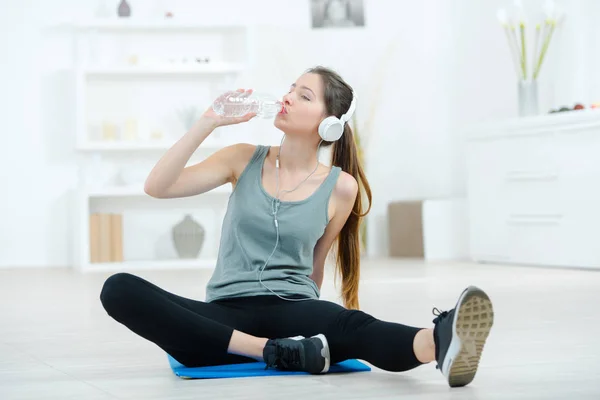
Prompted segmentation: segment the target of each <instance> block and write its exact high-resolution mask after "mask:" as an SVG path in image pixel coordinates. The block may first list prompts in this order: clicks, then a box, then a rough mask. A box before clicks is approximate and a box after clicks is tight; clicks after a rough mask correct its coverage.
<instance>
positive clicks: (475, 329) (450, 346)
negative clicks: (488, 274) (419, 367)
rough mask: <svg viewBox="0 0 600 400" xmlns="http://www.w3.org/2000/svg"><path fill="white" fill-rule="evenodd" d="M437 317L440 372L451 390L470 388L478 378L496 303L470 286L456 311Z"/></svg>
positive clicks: (436, 355) (437, 350)
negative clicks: (468, 386)
mask: <svg viewBox="0 0 600 400" xmlns="http://www.w3.org/2000/svg"><path fill="white" fill-rule="evenodd" d="M435 311H437V314H436V313H435ZM434 314H435V315H437V317H436V318H435V319H434V320H433V322H434V323H435V328H434V330H433V338H434V341H435V359H436V361H437V363H438V365H437V368H439V369H440V370H441V371H442V374H443V375H444V376H445V377H446V379H447V380H448V384H449V385H450V386H451V387H459V386H465V385H468V384H469V383H471V381H472V380H473V379H474V378H475V374H476V373H477V368H478V366H479V360H480V359H481V352H482V351H483V347H484V345H485V341H486V339H487V337H488V335H489V334H490V330H491V329H492V325H493V323H494V310H493V307H492V302H491V300H490V298H489V297H488V295H487V294H486V293H485V292H484V291H483V290H481V289H479V288H477V287H475V286H469V287H468V288H467V289H465V290H464V291H463V292H462V294H461V295H460V297H459V299H458V302H457V303H456V308H454V309H452V310H450V311H444V312H440V311H439V310H437V309H434Z"/></svg>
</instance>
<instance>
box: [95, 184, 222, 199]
mask: <svg viewBox="0 0 600 400" xmlns="http://www.w3.org/2000/svg"><path fill="white" fill-rule="evenodd" d="M83 193H84V196H85V197H88V198H101V197H102V198H106V197H150V196H148V194H146V192H144V188H143V186H142V185H127V186H112V187H99V188H93V187H92V188H85V189H83ZM210 193H213V194H230V193H231V186H229V185H222V186H219V187H217V188H215V189H213V190H211V191H209V192H206V193H204V194H210Z"/></svg>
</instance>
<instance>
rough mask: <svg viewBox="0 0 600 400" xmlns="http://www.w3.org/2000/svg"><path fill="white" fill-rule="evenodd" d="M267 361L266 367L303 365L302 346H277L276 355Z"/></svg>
mask: <svg viewBox="0 0 600 400" xmlns="http://www.w3.org/2000/svg"><path fill="white" fill-rule="evenodd" d="M265 361H266V367H265V369H268V368H270V367H283V368H290V367H301V366H302V364H301V358H300V348H299V347H296V346H294V347H287V346H281V345H279V346H277V348H276V349H275V356H274V357H269V359H268V360H265Z"/></svg>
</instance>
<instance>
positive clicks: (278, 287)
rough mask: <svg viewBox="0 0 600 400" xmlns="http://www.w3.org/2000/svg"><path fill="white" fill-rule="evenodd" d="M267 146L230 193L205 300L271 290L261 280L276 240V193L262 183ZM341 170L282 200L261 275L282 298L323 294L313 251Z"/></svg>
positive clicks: (324, 222)
mask: <svg viewBox="0 0 600 400" xmlns="http://www.w3.org/2000/svg"><path fill="white" fill-rule="evenodd" d="M268 151H269V146H260V145H259V146H257V147H256V150H255V152H254V154H253V156H252V158H251V159H250V162H249V163H248V165H247V166H246V168H245V169H244V171H243V172H242V174H241V175H240V177H239V179H238V182H237V184H236V187H235V189H234V191H233V193H232V194H231V196H230V197H229V204H228V207H227V212H226V213H225V218H224V220H223V226H222V231H221V232H222V233H221V242H220V246H219V253H218V257H217V264H216V268H215V271H214V273H213V275H212V277H211V279H210V281H209V282H208V285H207V287H206V301H207V302H211V301H214V300H218V299H223V298H230V297H240V296H258V295H270V294H272V293H271V292H270V291H269V290H268V289H267V288H265V287H264V286H263V285H262V284H261V283H260V282H259V280H258V277H259V273H260V271H261V269H262V268H263V266H264V264H265V261H266V260H267V258H268V257H269V255H270V254H271V252H272V251H273V248H274V247H275V241H276V230H275V223H274V220H273V215H272V201H273V197H272V196H271V195H269V194H268V193H267V192H266V190H265V189H264V187H263V185H262V179H261V175H262V169H263V165H264V162H265V158H266V156H267V153H268ZM340 171H341V169H340V168H339V167H336V166H333V167H332V169H331V172H330V173H329V175H328V176H327V178H325V181H324V182H323V183H322V184H321V186H319V188H318V189H317V190H316V191H315V192H314V193H313V194H312V195H310V196H309V197H308V198H307V199H305V200H300V201H281V204H280V206H279V211H278V212H277V221H278V223H279V244H278V246H277V250H276V251H275V253H274V254H273V256H272V257H271V259H270V260H269V263H268V265H267V267H266V268H265V270H264V272H263V274H262V282H263V283H264V284H265V285H266V286H267V287H268V288H269V289H271V290H272V291H274V292H275V293H277V294H278V295H280V296H283V297H294V296H295V297H298V296H301V297H308V298H319V295H320V293H319V288H318V287H317V285H316V284H315V282H314V281H313V280H312V279H311V278H310V277H309V276H310V275H311V274H312V271H313V251H314V248H315V245H316V243H317V240H319V238H320V237H321V236H322V235H323V233H324V232H325V227H326V226H327V223H328V220H329V217H328V212H327V207H328V202H329V198H330V196H331V193H332V191H333V188H334V187H335V184H336V182H337V178H338V176H339V174H340Z"/></svg>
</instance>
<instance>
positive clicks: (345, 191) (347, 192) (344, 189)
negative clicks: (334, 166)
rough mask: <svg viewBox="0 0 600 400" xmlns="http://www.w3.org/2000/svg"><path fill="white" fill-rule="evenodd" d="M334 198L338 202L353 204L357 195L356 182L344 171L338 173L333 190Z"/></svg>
mask: <svg viewBox="0 0 600 400" xmlns="http://www.w3.org/2000/svg"><path fill="white" fill-rule="evenodd" d="M333 194H334V196H335V197H336V198H337V199H338V200H339V201H340V202H351V203H352V204H354V200H356V195H357V194H358V182H357V181H356V179H355V178H354V177H353V176H352V175H350V174H349V173H347V172H346V171H340V174H339V176H338V179H337V182H336V183H335V186H334V188H333Z"/></svg>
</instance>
